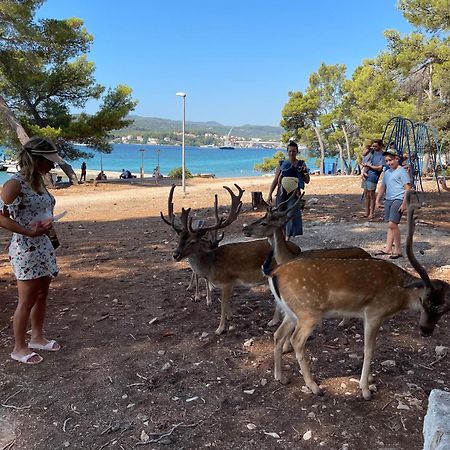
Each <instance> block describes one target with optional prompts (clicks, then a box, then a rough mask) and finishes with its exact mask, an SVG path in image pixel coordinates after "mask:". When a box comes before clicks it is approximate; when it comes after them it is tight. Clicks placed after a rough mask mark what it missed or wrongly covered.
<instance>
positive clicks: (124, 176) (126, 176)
mask: <svg viewBox="0 0 450 450" xmlns="http://www.w3.org/2000/svg"><path fill="white" fill-rule="evenodd" d="M119 178H121V179H123V180H127V179H129V178H136V176H135V175H132V174H131V172H130V171H129V170H125V169H122V173H121V174H120V176H119Z"/></svg>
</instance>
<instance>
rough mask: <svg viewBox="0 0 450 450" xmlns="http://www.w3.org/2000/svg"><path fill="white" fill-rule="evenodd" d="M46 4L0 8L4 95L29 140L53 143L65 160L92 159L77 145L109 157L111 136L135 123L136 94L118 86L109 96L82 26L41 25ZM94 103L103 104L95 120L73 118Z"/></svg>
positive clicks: (16, 0) (17, 1) (17, 2)
mask: <svg viewBox="0 0 450 450" xmlns="http://www.w3.org/2000/svg"><path fill="white" fill-rule="evenodd" d="M42 3H43V1H36V0H34V1H33V0H27V1H23V0H5V1H2V2H1V3H0V95H1V96H2V97H3V98H4V99H5V101H6V103H7V104H8V105H9V107H10V108H11V110H12V111H13V112H14V114H15V115H16V117H17V118H18V119H19V121H20V122H21V124H22V126H23V127H24V128H25V130H26V131H27V133H28V134H29V135H35V134H40V135H43V136H46V137H51V138H53V139H54V140H55V141H56V142H57V144H58V146H59V148H60V149H61V152H62V154H63V156H64V158H66V159H68V160H71V159H74V158H79V157H88V156H89V155H88V154H86V153H85V152H80V151H79V150H77V149H75V148H74V146H73V143H75V142H76V143H83V144H87V145H89V146H90V147H93V148H95V149H96V150H98V151H102V152H110V151H111V145H110V144H109V142H108V141H109V139H110V136H111V132H112V131H113V130H116V129H120V128H123V127H124V126H127V125H128V124H129V123H130V121H129V120H127V119H125V118H126V116H127V115H128V114H129V113H130V111H132V110H133V109H134V107H135V105H136V102H135V101H134V100H132V99H131V89H130V88H129V87H127V86H124V85H119V86H117V87H116V88H114V89H109V90H108V91H107V92H106V94H104V91H105V88H104V87H103V86H101V85H99V84H97V83H96V81H95V78H94V70H95V66H94V63H92V62H90V61H88V60H87V57H86V53H87V52H88V50H89V46H90V44H91V42H92V40H93V38H92V36H91V35H90V34H89V33H88V32H87V31H86V29H85V28H84V25H83V21H82V20H81V19H78V18H71V19H67V20H56V19H40V20H36V19H35V13H36V10H37V9H38V8H39V7H40V6H41V5H42ZM90 100H100V101H101V105H100V107H99V110H98V111H97V112H96V113H95V114H93V115H88V114H85V113H82V114H79V115H72V114H71V112H70V111H71V109H73V108H80V109H82V108H84V107H85V105H86V103H87V102H88V101H90Z"/></svg>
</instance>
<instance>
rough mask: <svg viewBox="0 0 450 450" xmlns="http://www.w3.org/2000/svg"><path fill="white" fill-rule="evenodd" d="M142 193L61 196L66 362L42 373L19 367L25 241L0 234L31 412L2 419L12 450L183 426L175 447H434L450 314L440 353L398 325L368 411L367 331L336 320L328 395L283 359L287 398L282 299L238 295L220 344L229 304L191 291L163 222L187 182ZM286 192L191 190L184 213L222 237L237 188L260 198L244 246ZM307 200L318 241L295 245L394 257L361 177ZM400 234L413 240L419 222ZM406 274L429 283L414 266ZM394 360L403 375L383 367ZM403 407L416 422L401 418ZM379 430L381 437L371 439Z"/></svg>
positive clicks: (447, 267) (261, 185)
mask: <svg viewBox="0 0 450 450" xmlns="http://www.w3.org/2000/svg"><path fill="white" fill-rule="evenodd" d="M88 178H89V176H88ZM129 181H130V180H124V181H123V182H114V183H94V182H89V183H84V184H79V185H74V186H71V187H69V188H58V189H53V190H52V194H53V195H54V196H55V198H56V208H55V214H59V213H61V212H63V211H67V215H66V216H64V217H63V218H62V219H61V220H60V221H59V222H57V223H55V229H56V232H57V234H58V237H59V240H60V243H61V247H60V248H59V249H58V250H57V254H58V264H59V266H60V273H59V275H58V277H56V279H55V280H54V281H53V282H52V285H51V290H50V295H49V305H48V314H47V317H48V320H47V322H46V330H47V333H48V335H49V337H50V338H52V339H56V340H57V341H58V342H59V343H60V344H61V346H62V349H61V351H59V352H55V353H46V354H45V355H43V356H44V357H45V359H44V361H43V363H41V364H39V365H38V366H36V367H33V368H31V370H30V368H29V367H25V366H24V365H20V364H18V363H16V362H14V361H12V360H11V359H10V358H9V353H10V351H11V348H12V342H13V341H12V328H11V316H12V314H13V312H14V309H15V305H16V297H17V289H16V282H15V278H14V276H13V275H12V271H11V269H10V266H9V261H8V256H7V251H6V250H5V248H6V246H7V244H8V241H9V238H10V235H9V234H8V233H7V232H6V231H5V230H0V243H1V245H2V248H3V249H4V250H3V252H2V253H1V254H0V280H1V282H0V295H1V298H2V308H1V310H0V320H1V323H2V327H1V329H0V340H1V343H2V345H1V351H0V372H1V377H2V386H1V387H0V395H1V396H2V398H3V399H9V398H10V396H13V397H11V399H10V400H8V401H7V400H4V403H9V404H11V405H14V406H16V407H17V408H22V409H14V408H3V409H2V416H1V420H2V430H3V431H4V433H3V435H1V436H0V443H1V444H3V445H6V444H7V443H8V442H9V441H8V440H7V438H8V436H10V437H11V436H13V435H14V433H13V431H14V430H17V429H20V431H21V433H20V436H18V437H17V439H16V445H17V448H24V449H25V448H26V449H28V448H30V449H31V448H39V449H44V448H61V447H62V446H64V447H69V448H102V446H103V448H108V447H109V446H111V448H112V442H116V444H115V445H116V447H117V448H120V446H122V447H123V448H131V447H134V446H135V445H136V444H137V443H139V442H142V440H141V439H142V438H141V436H143V434H142V432H143V431H144V432H145V433H146V434H147V435H148V436H153V437H155V438H156V437H158V436H159V434H158V433H164V432H168V431H170V430H171V429H172V427H173V426H174V425H175V424H182V425H180V426H179V427H176V429H174V431H173V432H172V433H171V434H170V435H168V436H166V437H165V438H164V439H163V440H164V442H165V445H166V448H204V447H214V448H221V449H240V448H242V449H244V448H245V449H247V448H275V447H276V448H282V449H284V448H286V449H288V448H293V447H300V446H302V448H303V447H304V448H311V449H312V448H316V447H317V446H318V445H319V443H321V442H323V443H324V444H321V446H322V447H323V448H341V447H342V445H344V444H345V443H348V445H349V447H348V448H355V449H356V448H370V449H375V448H384V447H386V448H387V447H389V448H398V449H400V448H421V443H422V419H423V415H424V413H425V409H426V404H427V397H428V394H429V392H430V390H431V389H433V388H436V387H439V388H440V389H445V390H448V389H450V382H449V380H450V363H449V358H443V359H442V360H439V361H437V362H434V363H433V361H435V360H436V355H435V347H436V346H438V345H444V346H445V345H447V346H448V342H449V341H450V328H449V325H450V320H449V317H448V316H446V317H443V318H442V320H441V321H440V324H439V326H438V327H437V328H436V331H435V334H434V335H433V337H432V338H430V339H423V338H421V337H420V335H419V331H418V325H417V324H418V313H416V312H408V313H405V314H399V315H398V316H396V317H395V318H393V319H391V320H388V321H386V322H385V323H384V324H383V327H382V330H381V331H380V334H379V337H378V345H377V350H376V353H375V358H374V362H373V367H372V371H373V373H374V375H375V378H376V381H377V386H378V391H377V392H375V393H374V399H373V400H372V401H371V402H366V401H364V400H362V398H361V394H360V391H359V389H358V384H357V382H356V381H355V380H356V379H357V378H358V377H359V372H360V367H361V362H362V345H363V344H362V336H363V330H362V322H361V321H360V320H359V319H352V320H350V323H349V325H348V326H347V327H346V328H344V329H342V328H339V327H338V326H337V324H338V322H339V320H335V319H333V320H325V321H324V323H323V325H322V327H319V328H318V329H316V331H315V332H314V334H313V336H312V337H311V338H310V341H309V342H308V346H307V347H308V351H309V355H311V356H312V357H313V358H314V359H313V362H312V371H313V373H314V375H315V377H316V379H317V380H319V382H320V384H321V386H322V387H323V389H324V391H325V396H323V397H316V396H314V395H312V394H310V393H308V392H307V390H305V389H304V387H303V385H304V383H303V380H302V378H301V375H300V374H299V371H298V364H297V362H296V360H295V356H294V355H293V354H292V353H291V354H287V355H284V356H283V365H284V366H283V370H284V371H285V372H286V374H287V375H288V378H289V379H290V380H291V382H290V384H288V385H287V386H282V385H280V384H279V383H278V382H275V381H274V380H273V373H272V370H273V331H274V328H270V327H268V326H267V322H268V321H269V320H270V318H271V313H272V312H273V311H272V297H271V294H270V292H269V291H268V288H267V287H266V286H265V285H261V286H258V287H255V288H252V289H248V288H244V287H238V288H236V289H235V290H234V295H233V298H232V308H233V319H232V320H230V322H229V328H227V330H226V332H225V333H224V334H222V335H220V336H216V335H215V334H214V330H215V329H216V327H217V325H218V321H219V316H220V303H219V301H218V299H219V292H218V291H217V290H215V291H214V292H213V297H214V298H213V304H212V305H211V306H210V307H207V306H206V302H205V301H204V300H202V301H200V302H195V301H194V299H193V293H192V292H191V291H186V287H187V285H188V282H189V279H190V269H189V266H188V263H187V262H186V261H182V262H176V261H175V260H174V259H173V258H172V253H173V250H174V249H175V248H176V245H177V235H176V233H175V232H174V231H173V230H172V229H171V227H170V226H168V225H167V224H165V223H164V222H163V221H162V220H161V218H160V211H162V212H163V214H167V197H168V193H169V190H170V186H171V184H172V182H173V180H168V179H164V180H163V185H162V186H156V185H155V184H154V183H152V182H151V181H149V182H146V183H139V182H138V181H139V180H138V179H136V181H137V182H129ZM132 181H133V180H132ZM271 181H272V178H270V177H247V178H239V179H238V178H236V179H230V178H223V179H220V178H216V179H202V178H194V179H188V180H187V186H186V193H185V194H184V193H183V192H182V188H181V186H180V181H179V180H177V181H176V184H177V187H176V189H175V193H174V200H173V203H174V212H175V214H177V215H178V214H179V213H180V211H181V208H182V207H184V208H192V211H191V217H193V219H194V220H196V219H203V220H205V221H206V223H213V222H214V195H215V194H217V195H218V200H219V211H220V214H222V215H226V214H227V212H228V211H229V207H230V196H229V194H228V193H227V192H226V191H225V189H223V186H224V185H226V186H229V187H231V188H233V189H234V191H235V192H236V188H234V187H233V183H238V184H239V186H241V187H242V188H243V189H245V193H244V196H243V207H242V212H241V214H240V215H239V217H238V219H237V220H236V222H234V223H233V224H232V225H230V226H229V227H228V228H227V229H226V230H225V239H224V242H231V241H238V240H243V239H245V238H244V237H243V235H242V226H243V224H244V223H250V222H252V221H253V220H256V219H257V218H259V217H261V216H262V215H263V214H264V211H255V210H253V208H252V206H251V192H253V191H261V192H263V193H264V196H266V194H267V192H268V190H269V186H270V183H271ZM424 187H425V191H426V194H425V195H421V196H420V199H421V202H422V203H423V206H422V208H421V209H420V210H419V211H418V212H417V216H418V220H417V226H416V232H415V236H414V239H415V243H414V248H415V253H416V256H417V258H418V259H419V260H420V262H421V264H423V265H424V266H425V268H426V269H427V271H428V272H429V274H430V276H432V277H436V278H439V279H442V280H445V281H447V282H450V261H449V256H448V255H449V254H450V251H449V250H450V233H449V231H450V227H449V223H450V213H449V211H450V193H443V194H438V193H437V189H436V185H435V183H434V182H433V181H425V182H424ZM305 200H306V207H305V210H304V213H303V214H304V215H303V217H304V227H305V230H304V236H301V237H297V238H296V239H295V242H296V243H298V244H299V245H300V246H301V248H302V249H304V250H306V249H310V248H324V247H344V246H354V245H356V246H361V247H362V248H364V249H366V250H367V251H369V252H370V253H371V254H373V253H374V252H375V251H376V250H377V249H379V248H381V247H382V245H383V243H384V240H385V236H386V225H385V224H384V223H383V222H381V221H380V220H379V218H380V217H381V212H378V213H377V214H378V217H377V220H374V221H370V222H369V221H367V219H366V218H363V217H362V212H363V204H362V202H361V188H360V179H359V178H358V177H353V176H327V177H319V176H312V177H311V183H310V184H309V185H308V186H307V189H306V196H305ZM400 227H401V230H402V233H403V237H404V232H405V223H404V222H402V224H401V226H400ZM403 253H405V252H403ZM395 263H396V264H399V265H400V266H401V267H403V268H405V269H406V270H408V271H410V272H411V273H414V270H413V269H412V267H411V265H410V263H409V261H408V259H407V258H406V255H405V257H404V258H401V259H399V260H396V261H395ZM361 270H364V267H363V264H362V267H361ZM386 360H393V361H394V364H393V365H392V364H391V365H387V364H385V365H383V364H382V363H383V362H384V361H386ZM400 403H401V404H402V405H406V406H407V407H408V409H406V408H403V407H402V409H398V406H399V405H400ZM366 422H367V423H370V424H371V427H374V430H375V431H376V432H373V433H367V432H366V431H364V430H362V424H363V423H366ZM402 423H403V424H404V426H405V428H406V430H405V429H404V428H403V426H402ZM249 424H252V425H251V426H250V425H249ZM386 424H393V425H392V426H393V427H395V433H393V432H392V429H391V428H389V427H387V426H386ZM8 430H12V431H10V434H8ZM308 431H311V433H312V439H311V440H310V441H309V442H306V441H305V440H304V439H303V438H302V436H303V435H304V434H305V433H307V432H308ZM343 431H345V433H346V434H345V436H344V435H343ZM152 433H156V434H153V435H152ZM267 433H275V434H276V435H277V436H278V438H276V437H275V438H274V437H272V436H270V435H268V434H267ZM2 439H3V440H2ZM10 440H11V439H10ZM108 443H110V444H108ZM105 445H106V447H105ZM147 448H150V447H147ZM151 448H153V447H151ZM154 448H157V447H154ZM158 448H159V447H158Z"/></svg>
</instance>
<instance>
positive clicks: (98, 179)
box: [95, 170, 106, 181]
mask: <svg viewBox="0 0 450 450" xmlns="http://www.w3.org/2000/svg"><path fill="white" fill-rule="evenodd" d="M95 179H96V180H97V181H100V180H106V174H105V172H103V170H102V171H100V172H99V174H98V175H97V177H96V178H95Z"/></svg>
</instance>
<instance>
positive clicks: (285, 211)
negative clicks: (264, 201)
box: [269, 191, 305, 216]
mask: <svg viewBox="0 0 450 450" xmlns="http://www.w3.org/2000/svg"><path fill="white" fill-rule="evenodd" d="M294 195H295V191H294V192H293V193H292V194H291V195H290V196H289V197H288V199H287V200H285V201H284V202H281V203H280V204H279V205H277V206H272V207H271V208H270V209H269V212H270V213H274V212H277V213H279V214H280V216H283V215H286V216H287V215H288V214H289V213H290V212H291V211H292V210H293V209H294V208H295V207H296V206H297V205H298V204H299V203H300V201H301V199H302V198H303V196H304V195H305V193H304V192H302V193H301V195H299V196H298V198H297V200H296V201H295V203H294V204H293V205H291V206H290V207H289V208H287V209H285V210H284V211H280V206H283V205H284V204H286V203H288V202H289V201H290V200H291V199H292V198H293V197H294Z"/></svg>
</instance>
